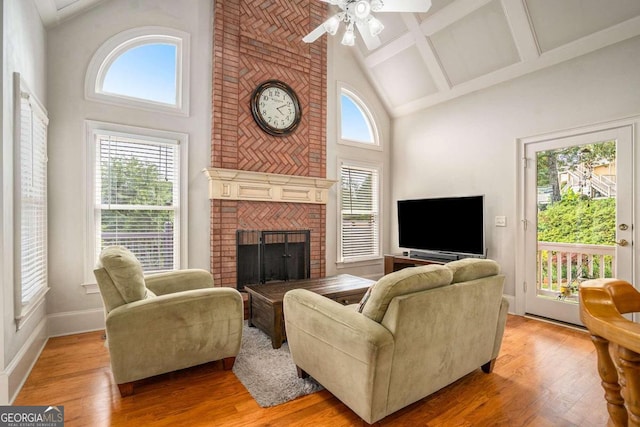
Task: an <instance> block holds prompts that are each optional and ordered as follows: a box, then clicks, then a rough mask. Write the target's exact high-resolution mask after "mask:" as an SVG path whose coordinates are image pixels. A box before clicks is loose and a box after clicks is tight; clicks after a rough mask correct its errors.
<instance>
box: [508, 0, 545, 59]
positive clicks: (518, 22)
mask: <svg viewBox="0 0 640 427" xmlns="http://www.w3.org/2000/svg"><path fill="white" fill-rule="evenodd" d="M502 8H503V9H504V14H505V16H506V17H507V22H508V24H509V28H511V34H512V36H513V40H514V42H515V44H516V48H517V49H518V53H519V54H520V59H521V60H522V61H524V62H528V61H533V60H536V59H538V58H539V57H540V48H539V46H538V42H537V40H536V37H535V31H534V29H533V26H532V25H531V20H530V19H529V12H528V10H527V7H526V5H525V3H524V1H523V0H502Z"/></svg>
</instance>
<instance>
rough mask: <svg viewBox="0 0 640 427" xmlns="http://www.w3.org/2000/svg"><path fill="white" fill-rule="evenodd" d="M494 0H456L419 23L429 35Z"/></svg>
mask: <svg viewBox="0 0 640 427" xmlns="http://www.w3.org/2000/svg"><path fill="white" fill-rule="evenodd" d="M492 1H494V0H457V1H454V2H453V3H451V4H449V5H448V6H447V7H445V8H443V9H441V10H439V11H438V12H437V13H434V14H433V15H431V16H429V17H428V18H427V19H425V20H424V21H423V22H422V24H420V29H421V30H422V32H423V33H424V34H426V35H427V36H430V35H432V34H435V33H437V32H438V31H440V30H442V29H444V28H446V27H448V26H449V25H451V24H453V23H454V22H457V21H459V20H460V19H462V18H464V17H465V16H467V15H468V14H470V13H472V12H474V11H475V10H477V9H480V8H481V7H482V6H484V5H486V4H487V3H490V2H492Z"/></svg>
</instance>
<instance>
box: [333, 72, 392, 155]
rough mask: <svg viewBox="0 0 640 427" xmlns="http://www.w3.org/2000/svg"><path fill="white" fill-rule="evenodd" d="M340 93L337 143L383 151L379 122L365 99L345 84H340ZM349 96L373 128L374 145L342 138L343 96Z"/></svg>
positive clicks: (338, 95) (338, 94)
mask: <svg viewBox="0 0 640 427" xmlns="http://www.w3.org/2000/svg"><path fill="white" fill-rule="evenodd" d="M337 87H338V91H337V102H336V104H337V106H336V110H337V113H338V116H337V123H338V125H337V126H336V134H337V137H336V141H337V142H338V144H340V145H349V146H352V147H358V148H364V149H367V150H376V151H382V138H381V137H380V132H379V130H378V124H377V120H376V119H375V115H374V114H373V112H372V111H371V109H370V108H369V106H368V105H367V103H366V102H365V101H364V98H363V97H362V96H361V95H360V94H359V93H358V92H357V91H356V90H355V89H353V88H352V87H351V86H349V85H347V84H346V83H343V82H338V85H337ZM343 94H344V95H347V96H348V97H349V98H350V99H351V100H352V101H353V102H354V103H355V104H356V105H357V106H358V107H360V109H361V110H362V112H363V114H364V117H365V119H366V120H367V121H368V123H369V126H370V127H371V133H372V134H373V143H368V142H363V141H357V140H354V139H348V138H342V95H343Z"/></svg>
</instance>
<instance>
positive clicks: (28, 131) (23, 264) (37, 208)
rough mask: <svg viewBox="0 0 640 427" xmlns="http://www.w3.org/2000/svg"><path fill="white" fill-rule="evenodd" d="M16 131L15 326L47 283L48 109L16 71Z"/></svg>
mask: <svg viewBox="0 0 640 427" xmlns="http://www.w3.org/2000/svg"><path fill="white" fill-rule="evenodd" d="M14 78H15V84H14V86H15V94H16V103H15V108H16V135H17V140H18V141H19V148H18V150H17V152H16V154H17V156H16V163H15V165H16V169H17V170H16V174H15V177H16V178H15V180H16V182H15V185H16V198H17V200H16V219H15V220H16V224H18V225H19V226H18V227H19V228H18V230H17V233H16V234H17V235H16V240H17V242H18V247H19V249H18V251H17V252H18V253H17V256H18V257H19V261H18V262H19V267H18V268H17V271H16V280H17V284H16V305H15V308H16V316H15V317H16V320H17V321H18V328H19V327H20V323H21V322H22V320H23V319H24V318H25V317H26V316H27V315H28V314H29V313H30V312H31V311H32V309H33V306H34V303H35V302H36V301H37V300H38V297H41V296H43V295H44V293H45V292H46V290H47V289H48V285H47V126H48V124H49V120H48V118H47V113H46V111H45V110H44V108H43V107H42V106H41V104H40V103H39V101H38V100H37V99H36V97H35V96H34V94H33V93H31V92H30V91H29V89H28V88H27V87H26V86H25V85H24V83H23V82H22V81H21V79H20V75H19V74H18V73H16V74H15V77H14Z"/></svg>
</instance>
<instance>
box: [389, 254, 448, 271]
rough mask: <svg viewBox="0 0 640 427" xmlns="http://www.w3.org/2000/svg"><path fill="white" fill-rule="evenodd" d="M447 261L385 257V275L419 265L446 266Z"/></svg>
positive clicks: (398, 256)
mask: <svg viewBox="0 0 640 427" xmlns="http://www.w3.org/2000/svg"><path fill="white" fill-rule="evenodd" d="M446 263H447V261H436V260H430V259H421V258H412V257H410V256H406V255H385V256H384V274H389V273H393V272H394V271H398V270H402V269H403V268H407V267H416V266H418V265H429V264H446Z"/></svg>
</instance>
